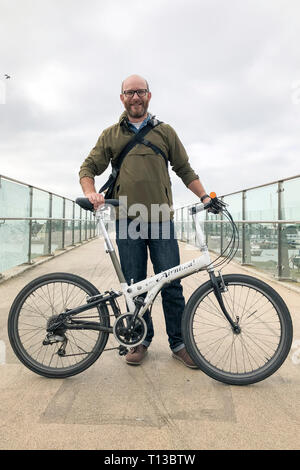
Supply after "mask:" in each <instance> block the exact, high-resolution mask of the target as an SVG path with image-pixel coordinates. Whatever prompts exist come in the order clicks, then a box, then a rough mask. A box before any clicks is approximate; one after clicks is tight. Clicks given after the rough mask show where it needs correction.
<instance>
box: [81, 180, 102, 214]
mask: <svg viewBox="0 0 300 470" xmlns="http://www.w3.org/2000/svg"><path fill="white" fill-rule="evenodd" d="M80 184H81V187H82V190H83V192H84V195H85V197H87V198H88V200H89V201H90V202H91V203H92V204H93V206H94V208H95V209H98V207H100V206H102V204H104V202H105V201H104V196H103V195H102V194H100V193H97V191H96V188H95V182H94V179H93V178H89V177H88V176H85V177H83V178H81V180H80Z"/></svg>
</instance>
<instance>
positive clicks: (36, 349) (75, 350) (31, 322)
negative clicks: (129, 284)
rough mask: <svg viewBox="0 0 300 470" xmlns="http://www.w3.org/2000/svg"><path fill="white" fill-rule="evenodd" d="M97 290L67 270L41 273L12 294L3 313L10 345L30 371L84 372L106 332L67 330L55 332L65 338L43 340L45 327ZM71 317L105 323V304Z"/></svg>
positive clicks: (58, 374)
mask: <svg viewBox="0 0 300 470" xmlns="http://www.w3.org/2000/svg"><path fill="white" fill-rule="evenodd" d="M97 294H99V291H98V289H97V288H96V287H95V286H94V285H93V284H91V283H90V282H89V281H87V280H86V279H83V278H82V277H80V276H77V275H74V274H68V273H52V274H47V275H45V276H40V277H38V278H36V279H34V280H33V281H31V282H30V283H29V284H27V285H26V286H25V287H24V288H23V289H22V290H21V291H20V293H19V294H18V295H17V297H16V298H15V300H14V302H13V304H12V306H11V309H10V312H9V317H8V336H9V340H10V344H11V346H12V348H13V350H14V352H15V354H16V356H17V357H18V358H19V360H20V361H21V362H22V363H23V364H24V365H25V366H26V367H28V368H29V369H30V370H32V371H33V372H35V373H37V374H40V375H43V376H45V377H50V378H65V377H69V376H72V375H75V374H79V373H80V372H83V371H84V370H85V369H87V368H88V367H90V366H91V365H92V364H93V363H94V362H95V361H96V360H97V359H98V357H99V356H100V354H101V353H102V351H103V349H104V348H105V345H106V343H107V339H108V334H109V333H107V332H103V331H98V330H96V331H95V330H85V329H82V330H71V329H66V330H65V331H63V332H62V333H60V332H58V336H59V337H60V336H61V337H62V338H64V340H65V341H66V346H65V351H64V354H60V350H59V349H60V347H61V346H62V341H58V342H55V343H53V344H45V338H46V334H47V331H46V328H47V326H48V325H49V322H51V319H53V321H55V318H56V316H57V315H59V314H60V313H63V312H66V311H67V309H70V310H71V309H72V308H76V307H79V306H80V305H83V304H86V297H87V296H92V295H97ZM74 319H76V320H79V319H81V320H82V321H85V320H86V321H89V320H90V321H93V322H96V323H99V325H101V326H105V327H108V326H109V313H108V309H107V307H106V305H99V306H97V307H94V308H92V309H90V310H87V311H84V312H82V313H80V314H78V315H76V316H74Z"/></svg>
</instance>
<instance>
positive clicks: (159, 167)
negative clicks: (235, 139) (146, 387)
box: [79, 75, 210, 368]
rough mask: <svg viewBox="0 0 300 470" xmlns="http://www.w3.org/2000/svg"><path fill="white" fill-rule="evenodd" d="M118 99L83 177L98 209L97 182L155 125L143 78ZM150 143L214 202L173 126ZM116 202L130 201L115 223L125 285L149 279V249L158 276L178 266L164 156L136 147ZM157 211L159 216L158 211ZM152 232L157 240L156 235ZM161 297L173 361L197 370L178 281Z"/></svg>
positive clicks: (135, 359)
mask: <svg viewBox="0 0 300 470" xmlns="http://www.w3.org/2000/svg"><path fill="white" fill-rule="evenodd" d="M120 99H121V101H122V103H123V105H124V108H125V111H124V112H123V114H122V115H121V117H120V120H119V122H118V123H117V124H114V125H113V126H111V127H109V128H107V129H105V130H104V131H103V132H102V134H101V135H100V137H99V139H98V141H97V143H96V146H95V147H94V148H93V149H92V151H91V152H90V154H89V156H88V157H87V158H86V159H85V161H84V162H83V164H82V165H81V168H80V172H79V175H80V183H81V186H82V189H83V192H84V194H85V196H86V197H87V198H88V199H89V200H90V202H91V203H92V204H94V207H95V208H97V207H98V206H100V205H101V204H103V203H104V196H103V195H102V194H99V193H97V191H96V189H95V183H94V177H95V176H96V175H101V174H102V173H103V172H104V170H105V169H106V168H107V167H108V165H109V163H110V162H111V161H112V162H114V161H115V159H116V157H117V156H118V155H119V153H120V151H121V150H122V149H123V148H124V147H125V145H126V144H127V143H128V141H129V140H130V139H131V138H132V137H133V135H134V134H135V133H137V132H139V131H140V130H141V129H143V127H144V126H146V125H147V123H148V121H149V120H150V122H151V123H152V124H154V125H155V124H157V121H156V120H155V118H154V117H153V116H152V115H151V114H150V113H148V106H149V102H150V100H151V92H150V90H149V86H148V83H147V81H146V80H145V79H144V78H142V77H140V76H139V75H131V76H129V77H128V78H126V80H124V81H123V83H122V88H121V95H120ZM147 141H148V142H150V143H151V144H153V145H155V146H156V147H157V148H159V149H160V150H161V151H162V154H164V155H165V156H167V160H168V161H169V163H170V164H171V166H172V169H173V170H174V171H175V172H176V174H177V175H178V176H179V177H180V178H181V179H182V181H183V182H184V184H185V185H186V186H187V187H188V188H189V189H190V190H191V191H192V192H193V193H194V194H196V195H197V196H198V197H199V198H200V199H201V201H202V202H204V203H206V202H208V201H209V200H210V198H209V196H207V194H206V192H205V190H204V187H203V185H202V184H201V182H200V180H199V177H198V175H196V174H195V172H194V171H193V170H192V168H191V167H190V164H189V162H188V156H187V154H186V151H185V149H184V147H183V145H182V143H181V142H180V140H179V138H178V136H177V134H176V133H175V131H174V130H173V129H172V127H171V126H169V125H168V124H165V123H160V124H159V125H155V127H153V128H152V129H151V130H150V132H149V133H148V134H147ZM113 196H114V197H115V198H119V197H121V196H127V204H128V212H127V213H126V214H125V215H124V214H123V215H121V213H119V214H118V215H117V220H116V241H117V245H118V250H119V256H120V262H121V267H122V270H123V273H124V276H125V279H126V281H127V283H128V284H130V282H131V280H132V279H133V280H134V282H139V281H141V280H143V279H145V278H146V274H147V257H148V255H147V249H148V248H149V252H150V257H151V261H152V263H153V268H154V272H155V273H159V272H161V271H165V270H166V269H170V268H171V267H174V266H176V265H178V264H180V259H179V249H178V243H177V240H176V236H175V232H174V224H173V220H172V219H173V212H172V191H171V182H170V178H169V175H168V170H167V166H166V162H165V161H164V158H163V157H162V155H160V154H158V153H157V152H156V151H155V150H153V148H151V147H148V146H147V145H143V144H141V143H139V144H137V145H135V146H134V148H133V149H132V150H130V152H129V153H128V154H127V155H126V157H125V159H124V160H123V163H122V166H121V169H120V172H119V175H118V178H117V181H116V184H115V188H114V195H113ZM137 204H139V206H138V207H140V208H141V210H140V211H139V217H138V218H137V217H136V212H135V209H136V205H137ZM157 206H158V207H159V208H160V210H159V211H154V210H153V209H154V208H155V207H156V208H157ZM143 208H144V209H145V211H143V210H142V209H143ZM131 209H134V210H131ZM134 213H135V215H134ZM145 214H146V216H145ZM145 217H146V220H145ZM133 220H135V222H139V228H140V236H138V237H137V236H136V232H135V233H134V235H135V236H132V232H133V231H132V230H131V232H130V228H132V226H130V224H132V221H133ZM136 227H137V226H136V225H135V228H136ZM153 228H155V230H154V231H153V230H152V229H153ZM153 232H154V233H155V236H153V235H152V233H153ZM166 234H168V236H166ZM161 295H162V304H163V310H164V315H165V321H166V330H167V334H168V338H169V345H170V348H171V350H172V355H173V357H174V358H176V359H179V360H180V361H181V362H183V363H184V364H185V365H186V366H188V367H191V368H197V366H196V365H195V364H194V363H193V361H192V359H191V358H190V356H189V355H188V353H187V351H186V349H185V346H184V343H183V340H182V335H181V316H182V312H183V310H184V306H185V300H184V297H183V295H182V286H181V283H180V280H176V281H173V282H172V283H170V284H169V285H166V286H165V287H164V288H163V289H162V291H161ZM144 319H145V321H146V323H147V327H148V332H147V336H146V338H145V340H144V341H143V343H142V344H140V345H138V346H137V347H135V348H131V350H130V351H129V353H128V354H127V355H126V362H127V363H128V364H134V365H138V364H141V362H142V360H143V359H144V357H145V355H146V353H147V349H148V347H149V346H150V343H151V340H152V338H153V335H154V331H153V324H152V320H151V318H150V315H149V312H148V311H147V312H146V313H145V315H144Z"/></svg>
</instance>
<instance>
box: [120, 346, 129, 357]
mask: <svg viewBox="0 0 300 470" xmlns="http://www.w3.org/2000/svg"><path fill="white" fill-rule="evenodd" d="M127 353H128V349H127V348H125V346H120V347H119V355H120V356H126V354H127Z"/></svg>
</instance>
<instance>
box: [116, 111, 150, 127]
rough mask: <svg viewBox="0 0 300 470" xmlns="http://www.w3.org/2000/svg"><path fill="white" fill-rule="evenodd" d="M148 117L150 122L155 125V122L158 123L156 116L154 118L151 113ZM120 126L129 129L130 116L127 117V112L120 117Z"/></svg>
mask: <svg viewBox="0 0 300 470" xmlns="http://www.w3.org/2000/svg"><path fill="white" fill-rule="evenodd" d="M148 115H149V116H150V121H151V122H152V123H154V122H155V121H157V120H156V119H155V116H153V115H152V114H151V113H148ZM119 124H120V126H127V127H128V116H127V112H126V111H124V112H123V113H122V114H121V116H120V119H119Z"/></svg>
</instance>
